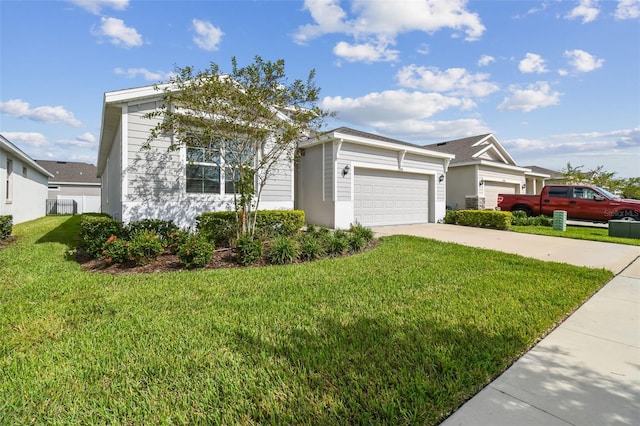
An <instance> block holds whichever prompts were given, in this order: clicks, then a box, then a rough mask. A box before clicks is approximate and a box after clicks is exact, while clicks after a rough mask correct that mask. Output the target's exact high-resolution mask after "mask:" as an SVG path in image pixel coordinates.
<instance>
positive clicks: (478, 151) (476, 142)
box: [425, 133, 518, 166]
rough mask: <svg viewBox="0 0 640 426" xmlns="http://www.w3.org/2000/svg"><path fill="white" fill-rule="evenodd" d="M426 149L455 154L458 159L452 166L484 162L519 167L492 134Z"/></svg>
mask: <svg viewBox="0 0 640 426" xmlns="http://www.w3.org/2000/svg"><path fill="white" fill-rule="evenodd" d="M425 148H427V149H430V150H433V151H439V152H447V153H450V154H454V155H455V156H456V158H455V159H454V160H453V161H452V162H451V164H452V165H455V164H463V163H474V162H480V161H482V160H485V161H490V162H494V163H501V164H506V165H510V166H517V165H518V164H517V163H516V161H515V160H514V159H513V158H512V157H511V155H510V154H509V153H508V152H507V150H506V149H505V148H504V147H503V146H502V144H501V143H500V142H499V141H498V139H496V137H495V136H493V134H491V133H487V134H484V135H477V136H471V137H467V138H462V139H454V140H450V141H445V142H439V143H435V144H431V145H425Z"/></svg>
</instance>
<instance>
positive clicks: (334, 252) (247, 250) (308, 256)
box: [236, 224, 374, 266]
mask: <svg viewBox="0 0 640 426" xmlns="http://www.w3.org/2000/svg"><path fill="white" fill-rule="evenodd" d="M373 237H374V234H373V231H371V230H370V229H369V228H366V227H363V226H362V225H359V224H356V225H353V226H351V228H350V229H349V230H348V231H343V230H336V231H331V230H329V229H327V228H317V227H315V226H313V225H309V226H308V227H307V230H306V231H305V232H299V233H297V234H296V235H293V236H285V235H278V236H276V237H274V238H272V239H270V240H268V241H267V242H266V243H264V242H263V240H262V239H261V238H252V237H249V236H243V237H240V238H239V239H238V241H237V244H236V259H237V262H238V263H239V264H241V265H245V266H247V265H251V264H254V263H256V262H258V261H260V260H262V259H263V258H264V259H265V260H266V261H267V262H269V263H271V264H274V265H284V264H289V263H294V262H297V261H310V260H316V259H322V258H325V257H333V256H342V255H345V254H347V253H357V252H360V251H362V250H364V249H365V248H366V247H367V245H368V244H369V242H370V241H371V240H373Z"/></svg>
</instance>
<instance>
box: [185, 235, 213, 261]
mask: <svg viewBox="0 0 640 426" xmlns="http://www.w3.org/2000/svg"><path fill="white" fill-rule="evenodd" d="M213 250H214V246H213V244H212V243H210V242H209V241H207V239H206V238H204V237H203V236H201V235H192V236H189V237H187V238H186V240H185V241H184V242H182V243H181V244H180V247H179V249H178V259H179V260H180V264H181V265H183V266H184V267H185V268H187V269H193V268H202V267H204V266H206V265H207V264H208V263H209V262H211V256H212V255H213Z"/></svg>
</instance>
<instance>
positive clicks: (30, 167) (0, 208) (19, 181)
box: [0, 135, 53, 224]
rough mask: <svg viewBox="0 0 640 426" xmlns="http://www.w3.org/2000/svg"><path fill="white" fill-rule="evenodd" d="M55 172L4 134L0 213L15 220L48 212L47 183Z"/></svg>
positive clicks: (1, 140)
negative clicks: (36, 160) (48, 169)
mask: <svg viewBox="0 0 640 426" xmlns="http://www.w3.org/2000/svg"><path fill="white" fill-rule="evenodd" d="M52 177H53V176H52V175H51V173H49V172H48V171H47V170H45V169H44V168H43V167H42V166H40V165H39V164H38V163H36V162H35V161H34V160H33V159H31V158H30V157H29V156H28V155H27V154H25V153H24V152H22V151H21V150H20V149H19V148H18V147H17V146H15V145H14V144H13V143H11V142H10V141H9V140H8V139H7V138H5V137H4V136H2V135H0V181H1V182H2V185H1V186H0V215H3V216H4V215H11V216H13V223H14V224H17V223H21V222H26V221H28V220H32V219H37V218H39V217H42V216H45V214H46V210H45V207H46V200H47V183H48V179H49V178H52Z"/></svg>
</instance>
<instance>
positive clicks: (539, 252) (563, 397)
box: [373, 224, 640, 426]
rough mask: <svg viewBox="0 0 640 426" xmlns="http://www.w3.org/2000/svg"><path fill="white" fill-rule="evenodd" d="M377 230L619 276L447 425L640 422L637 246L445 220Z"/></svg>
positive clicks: (639, 250)
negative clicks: (468, 226) (497, 251)
mask: <svg viewBox="0 0 640 426" xmlns="http://www.w3.org/2000/svg"><path fill="white" fill-rule="evenodd" d="M373 230H374V231H375V232H376V234H377V235H378V236H383V235H392V234H408V235H417V236H421V237H426V238H433V239H437V240H441V241H448V242H455V243H459V244H463V245H469V246H474V247H481V248H488V249H494V250H500V251H505V252H509V253H516V254H520V255H523V256H528V257H533V258H536V259H542V260H548V261H556V262H564V263H569V264H573V265H579V266H591V267H596V268H606V269H610V270H611V271H613V272H614V273H616V274H617V275H616V277H614V279H613V280H611V281H610V282H609V283H607V284H606V285H605V286H604V287H603V288H602V289H601V290H600V291H599V292H598V293H596V294H595V295H594V296H593V297H592V298H591V299H589V300H588V301H587V302H586V303H585V304H584V305H582V306H581V307H580V308H579V309H578V310H577V311H576V312H574V313H573V314H572V315H571V316H570V317H569V318H568V319H567V320H566V321H564V322H563V323H562V324H561V325H560V326H558V328H556V329H555V330H554V331H553V332H551V333H550V334H549V335H548V336H547V337H545V338H544V339H543V340H542V341H540V342H539V343H538V344H537V345H536V346H535V347H534V348H533V349H531V350H530V351H529V352H528V353H526V354H525V355H524V356H522V357H521V358H520V359H519V360H518V361H517V362H516V363H514V364H513V365H512V366H511V367H510V368H509V369H507V370H506V371H505V372H504V373H503V374H502V375H501V376H500V377H498V378H497V379H496V380H494V381H493V382H492V383H490V384H489V385H488V386H487V387H485V388H484V389H483V390H482V391H480V392H479V393H478V394H477V395H476V396H475V397H473V398H472V399H471V400H469V401H468V402H467V403H466V404H464V405H463V406H462V407H461V408H460V409H459V410H458V411H456V412H455V413H453V414H452V415H451V416H450V417H449V418H448V419H446V420H445V421H444V422H443V423H442V425H443V426H453V425H495V426H502V425H505V426H507V425H525V426H526V425H536V426H537V425H594V426H595V425H598V426H599V425H639V424H640V258H639V256H640V247H637V246H625V245H620V244H610V243H599V242H594V241H580V240H571V239H568V238H555V237H544V236H536V235H527V234H518V233H515V232H505V231H493V230H487V229H478V228H467V227H461V226H453V225H441V224H428V225H411V226H393V227H378V228H373Z"/></svg>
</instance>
